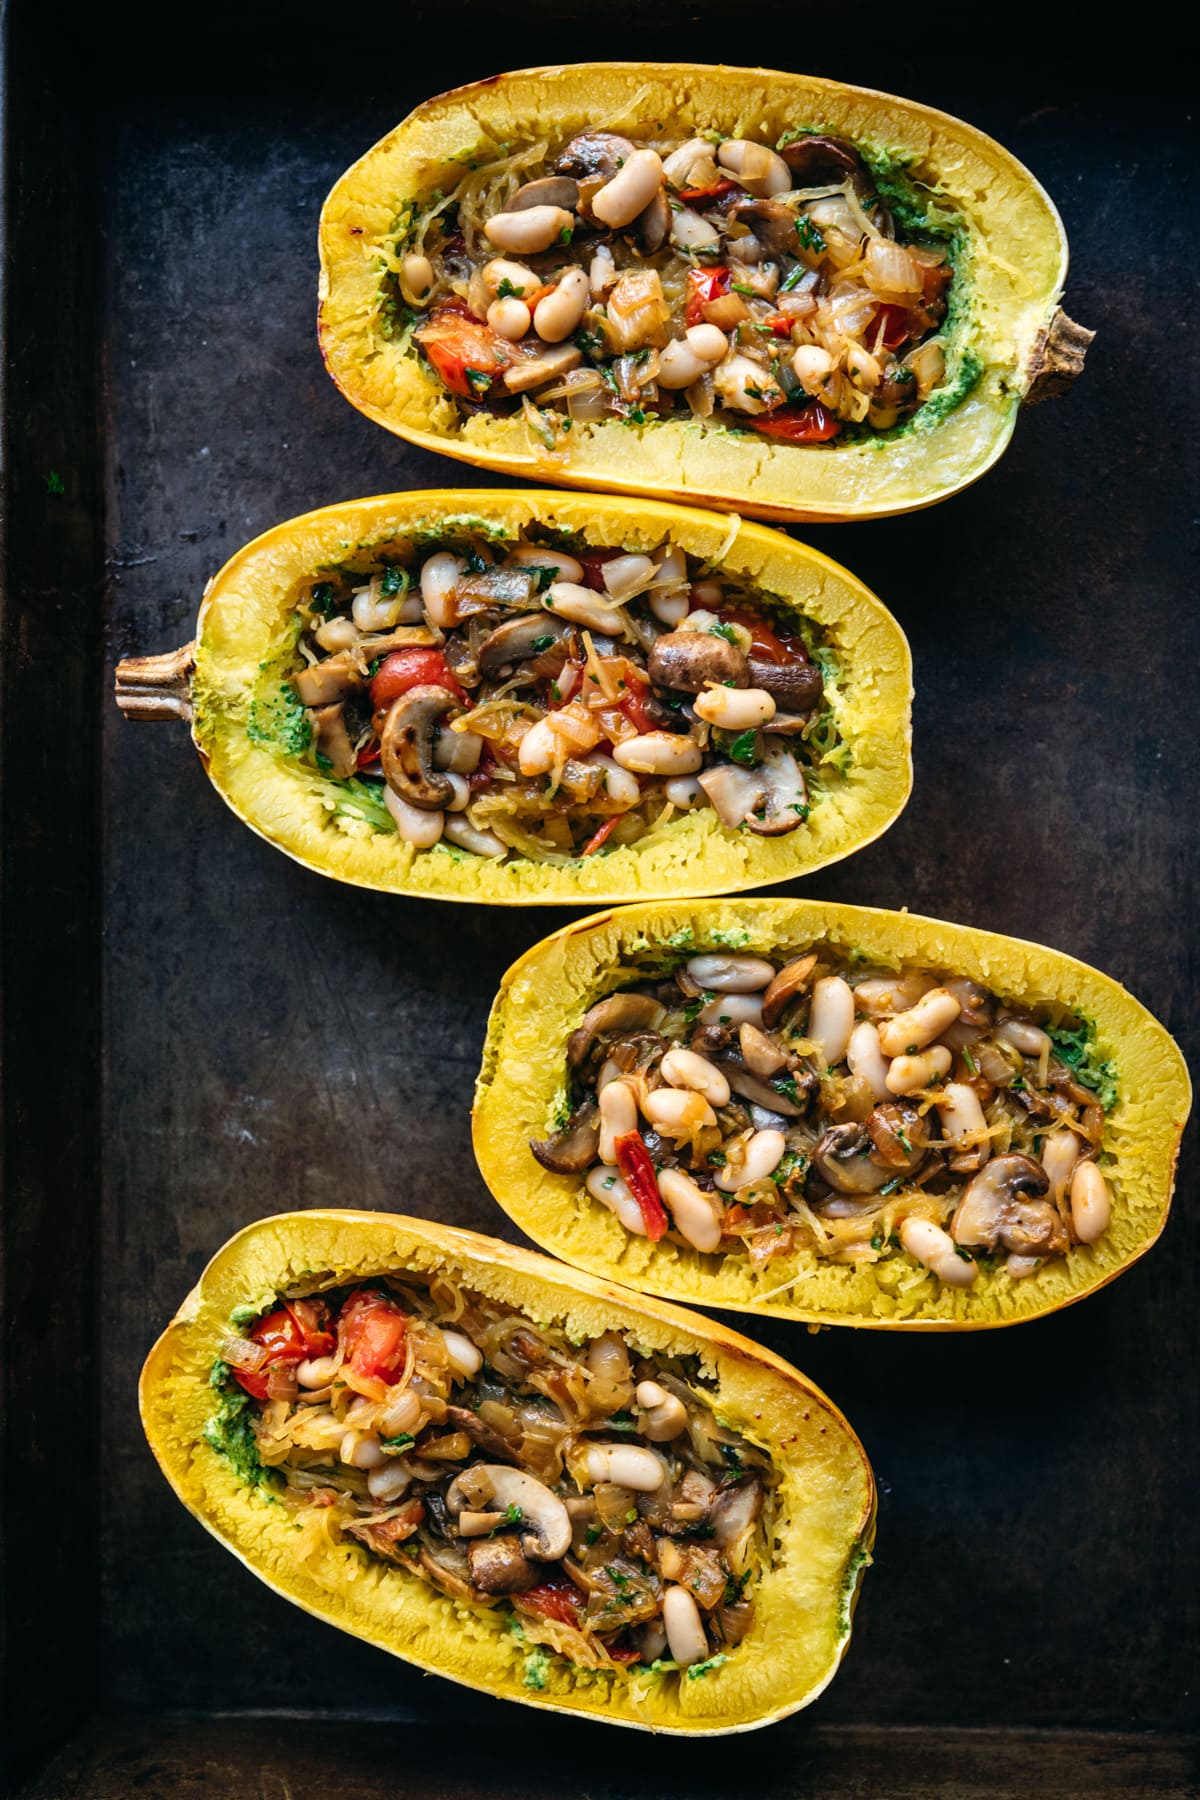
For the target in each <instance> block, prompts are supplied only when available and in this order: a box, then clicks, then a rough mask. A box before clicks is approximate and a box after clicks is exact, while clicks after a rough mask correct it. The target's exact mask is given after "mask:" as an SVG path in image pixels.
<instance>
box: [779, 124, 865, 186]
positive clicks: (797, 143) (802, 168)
mask: <svg viewBox="0 0 1200 1800" xmlns="http://www.w3.org/2000/svg"><path fill="white" fill-rule="evenodd" d="M779 155H780V156H782V158H783V160H784V162H785V163H786V164H787V166H788V168H789V169H790V170H791V171H792V175H793V176H794V177H795V186H796V187H818V186H820V185H821V183H822V182H826V181H845V179H846V177H847V175H861V176H866V174H867V167H866V164H865V163H864V162H863V159H862V157H861V156H860V155H859V153H858V151H857V150H856V149H855V148H854V145H853V144H851V143H848V142H847V140H846V139H845V138H838V137H822V136H821V135H820V133H818V132H808V133H806V134H805V136H804V137H799V138H793V139H792V141H791V143H790V144H785V145H784V146H783V148H782V149H781V150H780V151H779Z"/></svg>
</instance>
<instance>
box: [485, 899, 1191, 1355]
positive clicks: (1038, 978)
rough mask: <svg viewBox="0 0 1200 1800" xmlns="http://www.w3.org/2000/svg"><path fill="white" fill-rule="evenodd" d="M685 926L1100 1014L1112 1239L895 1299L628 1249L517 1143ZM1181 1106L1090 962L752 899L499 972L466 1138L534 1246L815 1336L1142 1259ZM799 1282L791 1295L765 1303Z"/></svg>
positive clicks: (809, 1275) (744, 943)
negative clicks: (1113, 1191) (905, 968)
mask: <svg viewBox="0 0 1200 1800" xmlns="http://www.w3.org/2000/svg"><path fill="white" fill-rule="evenodd" d="M686 932H690V933H691V934H692V936H691V939H690V940H689V941H688V949H689V953H694V952H697V951H699V950H702V949H705V948H720V947H721V946H722V944H725V945H726V946H728V945H729V944H730V943H732V944H733V945H734V946H736V947H737V948H739V949H741V948H744V949H745V950H746V951H747V952H748V953H751V954H753V953H754V952H755V951H759V952H762V953H767V952H769V951H770V950H772V949H774V948H776V947H778V946H781V945H786V946H787V947H788V948H789V949H799V948H801V947H803V946H804V945H806V944H808V943H809V942H812V941H815V940H816V939H818V938H822V937H827V938H829V939H831V940H832V941H834V942H835V943H839V944H841V945H843V946H845V947H846V948H850V947H853V946H858V947H860V948H862V949H864V950H866V951H867V952H868V953H870V954H871V955H872V956H875V957H878V958H879V960H881V961H886V960H887V959H888V958H894V959H896V960H897V961H900V960H906V961H913V962H924V963H927V964H928V965H929V966H931V967H933V968H946V969H953V970H955V971H957V972H959V973H961V974H964V975H968V976H971V977H973V978H974V979H975V980H978V981H981V982H983V983H984V984H985V985H989V986H993V987H994V988H996V989H997V990H998V991H1000V992H1001V993H1003V994H1004V995H1005V997H1006V998H1010V999H1025V1000H1028V1001H1030V1002H1037V1001H1044V1002H1049V1001H1059V1002H1061V1003H1062V1004H1063V1006H1064V1008H1067V1009H1078V1010H1079V1011H1080V1012H1082V1013H1083V1014H1085V1015H1086V1016H1087V1017H1089V1018H1091V1019H1093V1020H1094V1021H1095V1023H1096V1026H1097V1029H1098V1035H1099V1042H1100V1047H1101V1053H1102V1055H1104V1056H1105V1057H1112V1058H1114V1059H1115V1060H1116V1063H1117V1068H1118V1077H1119V1082H1120V1094H1119V1098H1118V1101H1117V1104H1116V1107H1115V1108H1114V1110H1113V1112H1112V1113H1111V1114H1110V1115H1109V1117H1108V1120H1107V1122H1106V1129H1105V1148H1106V1150H1110V1151H1112V1152H1114V1153H1115V1156H1116V1162H1115V1165H1114V1166H1113V1167H1112V1168H1111V1169H1106V1173H1107V1174H1110V1175H1111V1176H1112V1177H1113V1178H1114V1179H1115V1181H1116V1183H1117V1184H1118V1187H1119V1194H1118V1197H1117V1199H1116V1202H1115V1205H1114V1213H1113V1222H1112V1225H1111V1227H1110V1228H1109V1230H1108V1231H1107V1232H1106V1233H1105V1234H1104V1236H1103V1237H1102V1238H1101V1239H1100V1241H1099V1242H1098V1243H1096V1244H1094V1245H1090V1246H1088V1245H1077V1246H1076V1247H1075V1248H1074V1249H1072V1251H1071V1252H1070V1255H1069V1256H1068V1257H1067V1258H1055V1259H1054V1260H1052V1261H1051V1262H1048V1263H1047V1264H1045V1265H1044V1266H1043V1267H1042V1268H1041V1269H1040V1270H1039V1271H1038V1272H1037V1273H1036V1274H1035V1275H1032V1276H1028V1277H1026V1278H1024V1279H1022V1280H1014V1279H1013V1277H1011V1276H1010V1275H1008V1274H1007V1272H1006V1271H1004V1270H1003V1269H1000V1268H997V1269H990V1270H988V1269H985V1270H981V1271H980V1274H979V1277H978V1279H977V1281H976V1283H975V1285H974V1286H973V1287H971V1288H966V1289H964V1288H950V1287H943V1286H941V1284H939V1283H938V1282H937V1280H936V1278H935V1277H934V1276H932V1275H928V1274H926V1275H924V1276H923V1277H922V1276H921V1275H919V1274H918V1273H916V1266H915V1265H908V1264H905V1265H904V1267H905V1269H906V1271H907V1270H911V1271H912V1272H913V1276H914V1278H913V1280H912V1281H911V1283H909V1284H908V1285H907V1286H906V1287H905V1288H904V1289H903V1290H902V1291H900V1292H897V1293H895V1294H893V1293H891V1292H889V1291H887V1290H886V1288H884V1287H881V1286H880V1284H879V1283H878V1282H877V1280H876V1278H875V1275H874V1274H873V1273H872V1265H859V1266H856V1267H853V1268H852V1267H849V1266H845V1267H843V1266H840V1265H834V1264H831V1263H821V1262H819V1261H818V1259H817V1258H816V1257H814V1256H812V1255H811V1254H808V1253H804V1252H797V1253H796V1254H795V1255H793V1256H781V1257H778V1258H775V1259H773V1260H772V1262H771V1263H769V1264H768V1265H767V1267H766V1269H765V1270H763V1271H762V1272H761V1273H755V1272H754V1271H753V1270H751V1268H750V1266H749V1263H748V1261H747V1260H746V1259H745V1258H724V1259H717V1258H714V1257H703V1256H701V1255H700V1254H699V1253H698V1252H697V1251H695V1250H690V1249H683V1248H681V1247H677V1246H675V1245H673V1244H671V1243H670V1242H668V1241H666V1240H664V1241H663V1242H662V1243H660V1244H658V1245H654V1246H652V1245H650V1244H649V1243H648V1242H647V1240H646V1239H644V1238H635V1237H631V1236H630V1235H629V1234H628V1233H627V1232H626V1231H625V1230H624V1229H623V1227H622V1226H621V1225H620V1224H619V1223H618V1221H617V1220H616V1219H615V1218H614V1217H613V1216H612V1215H611V1214H610V1213H608V1212H607V1211H606V1210H605V1209H604V1208H603V1207H601V1206H599V1205H598V1204H597V1203H596V1202H595V1201H594V1200H592V1199H591V1198H590V1196H589V1195H588V1194H587V1193H586V1192H585V1191H584V1190H583V1189H582V1187H581V1184H580V1183H579V1181H578V1178H576V1177H570V1176H563V1175H553V1174H551V1173H550V1172H549V1171H548V1170H545V1169H542V1168H541V1167H540V1166H539V1165H538V1164H537V1163H536V1162H535V1161H534V1159H533V1157H532V1156H531V1155H530V1153H529V1148H528V1144H529V1139H530V1138H531V1137H539V1138H540V1137H543V1136H544V1135H545V1133H546V1130H547V1127H548V1124H549V1120H550V1115H551V1114H552V1112H553V1109H554V1105H555V1101H556V1097H557V1095H558V1094H559V1093H560V1092H561V1091H562V1087H563V1082H564V1077H565V1044H566V1039H567V1035H568V1033H569V1031H570V1030H571V1029H573V1027H574V1026H575V1025H576V1024H578V1022H579V1019H580V1017H581V1016H582V1013H583V1011H584V1010H585V1009H586V1007H587V1005H588V1004H589V1003H590V1001H591V1000H592V999H593V998H595V997H596V996H597V995H598V994H599V993H602V992H604V991H607V990H609V989H611V988H613V987H615V986H618V985H620V984H621V981H622V980H623V979H624V980H628V979H631V978H632V977H631V975H630V973H629V971H630V969H631V967H632V961H633V957H634V955H635V954H636V953H637V949H638V948H639V947H641V946H644V944H646V943H652V944H658V945H661V944H663V943H664V942H665V941H666V940H668V939H670V938H671V937H672V936H674V935H676V934H679V933H686ZM714 934H721V935H714ZM622 971H623V973H622ZM1190 1105H1191V1084H1190V1081H1189V1079H1188V1074H1187V1069H1186V1066H1185V1064H1184V1061H1183V1057H1182V1055H1181V1053H1180V1051H1179V1048H1178V1046H1177V1045H1176V1044H1175V1043H1174V1041H1173V1040H1172V1038H1170V1037H1169V1036H1168V1034H1167V1032H1166V1030H1165V1029H1164V1028H1163V1026H1162V1025H1160V1024H1159V1022H1158V1021H1157V1020H1156V1019H1155V1018H1154V1017H1153V1015H1152V1014H1151V1013H1149V1012H1148V1011H1147V1010H1146V1008H1145V1007H1144V1006H1142V1005H1141V1003H1140V1002H1139V1001H1137V1000H1135V999H1134V998H1133V996H1132V995H1131V994H1129V993H1128V992H1127V991H1126V990H1125V989H1124V988H1123V987H1121V985H1120V984H1119V983H1118V982H1116V981H1114V980H1113V979H1112V978H1111V977H1110V976H1107V975H1104V974H1102V973H1101V972H1100V971H1099V970H1097V969H1093V968H1091V967H1089V965H1088V964H1086V963H1082V962H1078V961H1076V960H1075V958H1073V957H1070V956H1066V955H1064V954H1063V953H1061V952H1060V951H1057V950H1051V949H1048V948H1047V947H1045V946H1044V945H1041V944H1034V943H1029V942H1027V941H1025V940H1022V939H1018V938H1012V937H1005V936H1002V935H1001V934H1000V933H998V932H990V931H980V930H976V929H974V928H972V927H969V926H965V925H953V924H948V923H946V922H945V921H943V920H939V919H929V918H922V917H920V916H919V915H917V914H912V913H897V912H886V911H883V910H882V909H879V908H874V907H859V906H843V905H835V904H832V903H827V902H823V901H808V900H785V899H754V900H734V901H712V902H708V903H704V902H700V903H695V902H692V903H688V902H680V903H677V904H673V905H659V906H640V905H639V906H629V907H624V908H621V909H619V910H617V911H614V912H609V913H599V914H595V915H594V916H593V917H591V918H589V919H583V920H580V921H578V922H576V923H574V924H572V925H568V926H566V927H564V928H563V930H561V931H559V932H556V933H555V934H554V935H553V936H551V937H548V938H544V939H543V940H542V941H541V943H539V944H535V945H534V947H533V948H532V949H531V950H529V951H528V952H527V953H526V954H525V955H524V956H523V957H522V958H521V959H520V960H519V961H518V962H516V963H514V965H513V966H512V968H511V969H509V971H508V973H507V974H506V975H505V977H504V980H503V982H502V984H501V987H500V991H499V993H498V995H497V997H496V1000H495V1002H494V1003H493V1006H492V1012H491V1017H490V1019H489V1022H488V1033H487V1040H486V1043H485V1046H484V1054H483V1065H482V1068H481V1071H480V1075H479V1079H478V1082H477V1084H476V1095H475V1107H474V1113H473V1126H474V1145H475V1156H476V1160H477V1162H478V1164H479V1168H480V1171H481V1173H482V1175H483V1178H484V1180H485V1181H486V1182H487V1184H488V1186H489V1188H490V1189H491V1191H492V1193H493V1194H494V1195H495V1197H496V1199H497V1200H498V1201H499V1203H500V1205H501V1206H502V1207H503V1208H504V1210H505V1212H507V1213H508V1215H509V1217H510V1218H511V1219H512V1220H513V1221H514V1223H515V1224H517V1225H519V1226H520V1228H521V1229H522V1230H523V1231H525V1232H527V1233H528V1235H529V1236H530V1237H531V1238H533V1240H534V1241H535V1243H538V1244H540V1245H541V1246H542V1248H543V1249H545V1250H548V1251H549V1252H550V1253H551V1254H552V1255H554V1256H559V1257H562V1258H563V1260H564V1261H566V1262H569V1263H572V1264H573V1265H575V1266H576V1267H578V1268H584V1269H589V1270H591V1271H593V1272H594V1273H596V1274H599V1275H604V1276H606V1277H608V1278H609V1279H610V1280H613V1281H620V1282H622V1283H624V1284H625V1285H626V1286H628V1287H631V1288H637V1289H639V1290H641V1291H643V1292H649V1293H655V1294H662V1295H665V1296H667V1297H669V1298H671V1299H672V1300H676V1301H679V1302H681V1303H683V1304H688V1305H696V1306H706V1307H708V1306H718V1307H728V1308H730V1309H732V1310H734V1311H740V1312H749V1313H757V1314H759V1315H762V1316H768V1317H776V1318H786V1319H797V1320H804V1321H806V1322H808V1323H810V1324H823V1325H835V1324H842V1325H855V1326H863V1327H871V1328H876V1329H890V1330H907V1331H959V1330H979V1329H985V1328H988V1327H995V1326H1000V1325H1009V1324H1015V1323H1017V1322H1019V1321H1021V1320H1024V1319H1030V1318H1037V1317H1040V1316H1043V1315H1045V1314H1047V1313H1052V1312H1057V1311H1058V1310H1059V1309H1060V1308H1061V1307H1063V1306H1067V1305H1069V1304H1071V1303H1072V1302H1073V1301H1075V1300H1078V1299H1081V1298H1082V1297H1083V1296H1084V1295H1085V1294H1087V1293H1091V1292H1094V1291H1095V1290H1096V1289H1097V1288H1099V1287H1103V1286H1104V1285H1105V1284H1106V1283H1107V1282H1109V1281H1111V1280H1113V1279H1114V1278H1115V1277H1116V1276H1117V1275H1119V1274H1120V1273H1122V1271H1123V1270H1124V1269H1126V1268H1128V1267H1129V1266H1130V1264H1131V1263H1133V1262H1135V1261H1136V1260H1137V1259H1138V1258H1139V1257H1140V1256H1142V1255H1144V1254H1145V1252H1146V1251H1147V1250H1148V1249H1149V1248H1150V1247H1151V1245H1152V1244H1153V1243H1154V1242H1155V1240H1156V1239H1157V1238H1158V1236H1159V1234H1160V1233H1161V1231H1162V1229H1163V1226H1164V1224H1165V1222H1166V1217H1167V1211H1168V1208H1169V1206H1170V1201H1171V1192H1172V1187H1173V1181H1174V1170H1175V1161H1176V1157H1177V1155H1178V1149H1179V1139H1180V1136H1181V1134H1182V1131H1183V1126H1184V1123H1185V1122H1186V1119H1187V1116H1188V1112H1189V1109H1190ZM878 1266H879V1267H887V1266H889V1265H887V1264H883V1265H878ZM896 1266H897V1267H900V1266H901V1264H900V1259H896ZM792 1276H796V1277H797V1280H796V1283H795V1285H794V1286H792V1287H788V1288H786V1290H785V1291H784V1292H783V1293H779V1292H776V1291H775V1290H778V1289H779V1288H780V1285H781V1284H784V1283H787V1282H788V1281H789V1279H790V1278H791V1277H792ZM888 1279H889V1280H890V1279H891V1277H888ZM768 1296H771V1297H768Z"/></svg>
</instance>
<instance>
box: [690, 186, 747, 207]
mask: <svg viewBox="0 0 1200 1800" xmlns="http://www.w3.org/2000/svg"><path fill="white" fill-rule="evenodd" d="M742 192H743V189H742V186H741V183H740V182H737V181H714V182H713V185H712V186H711V187H702V188H684V189H682V191H681V192H680V195H679V198H680V199H681V200H682V201H683V203H684V205H685V206H694V205H695V204H696V202H697V200H723V199H724V197H725V195H726V194H740V193H742Z"/></svg>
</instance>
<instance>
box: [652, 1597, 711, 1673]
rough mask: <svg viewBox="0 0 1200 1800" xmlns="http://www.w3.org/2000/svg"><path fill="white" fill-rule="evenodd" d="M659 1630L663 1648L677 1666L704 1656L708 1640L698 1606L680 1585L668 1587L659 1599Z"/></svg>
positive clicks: (706, 1651)
mask: <svg viewBox="0 0 1200 1800" xmlns="http://www.w3.org/2000/svg"><path fill="white" fill-rule="evenodd" d="M662 1622H663V1630H664V1631H665V1632H666V1634H667V1648H668V1649H669V1650H670V1652H671V1655H672V1657H673V1659H674V1660H675V1661H676V1662H677V1663H678V1664H679V1666H680V1668H685V1669H686V1668H690V1667H691V1665H692V1664H693V1663H700V1662H703V1661H704V1660H705V1658H706V1657H707V1655H708V1639H707V1637H706V1636H705V1634H704V1622H703V1620H702V1619H701V1617H700V1608H699V1607H698V1606H697V1605H696V1602H695V1600H693V1598H692V1596H691V1594H689V1592H688V1590H687V1589H686V1588H684V1587H669V1588H668V1589H667V1591H666V1593H665V1594H664V1595H663V1601H662Z"/></svg>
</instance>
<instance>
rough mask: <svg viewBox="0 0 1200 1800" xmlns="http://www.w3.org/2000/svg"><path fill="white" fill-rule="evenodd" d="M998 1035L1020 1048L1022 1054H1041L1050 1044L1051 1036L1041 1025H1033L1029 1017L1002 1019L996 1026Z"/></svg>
mask: <svg viewBox="0 0 1200 1800" xmlns="http://www.w3.org/2000/svg"><path fill="white" fill-rule="evenodd" d="M996 1036H997V1037H998V1038H1003V1040H1004V1042H1005V1043H1006V1044H1011V1045H1012V1047H1013V1049H1014V1050H1019V1051H1020V1052H1021V1055H1022V1056H1040V1055H1041V1054H1042V1052H1043V1050H1046V1049H1048V1048H1049V1046H1050V1037H1049V1034H1048V1033H1047V1032H1044V1031H1043V1030H1042V1028H1041V1026H1040V1025H1031V1024H1030V1023H1029V1021H1028V1020H1027V1019H1002V1020H1001V1022H1000V1024H999V1025H997V1027H996Z"/></svg>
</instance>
